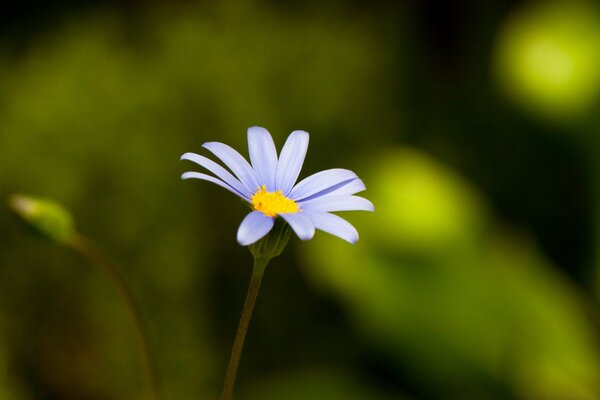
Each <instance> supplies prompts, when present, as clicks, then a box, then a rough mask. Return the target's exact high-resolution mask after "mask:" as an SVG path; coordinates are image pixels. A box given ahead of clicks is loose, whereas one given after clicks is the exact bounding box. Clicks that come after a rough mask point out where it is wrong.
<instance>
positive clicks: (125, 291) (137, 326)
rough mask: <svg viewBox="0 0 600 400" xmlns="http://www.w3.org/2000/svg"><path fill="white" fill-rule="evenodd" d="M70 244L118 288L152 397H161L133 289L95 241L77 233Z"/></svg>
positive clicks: (156, 374) (155, 369) (155, 399)
mask: <svg viewBox="0 0 600 400" xmlns="http://www.w3.org/2000/svg"><path fill="white" fill-rule="evenodd" d="M69 244H70V245H71V247H72V248H73V249H75V250H77V251H78V252H79V253H81V254H82V255H83V256H85V257H86V258H88V259H89V260H90V261H91V262H92V263H93V264H94V265H95V266H96V267H98V268H99V269H100V270H102V272H103V273H105V274H106V276H107V277H108V279H109V280H110V282H111V283H112V284H113V285H114V287H115V289H116V290H117V293H118V294H119V297H120V298H121V300H122V301H123V303H124V304H125V308H126V309H127V311H128V313H129V316H130V318H131V322H132V324H133V327H134V331H135V334H136V336H137V339H138V342H139V344H140V347H141V349H140V350H141V355H142V362H143V366H144V371H145V374H146V378H147V379H148V381H149V383H150V386H151V392H152V397H151V398H152V399H153V400H158V399H160V398H161V396H160V393H161V388H160V382H159V379H158V373H157V368H156V361H155V359H154V357H153V354H152V352H151V350H150V341H149V339H148V335H147V333H146V332H147V330H146V328H145V325H144V320H143V318H142V313H141V311H140V309H139V307H138V305H137V304H136V302H135V300H134V299H133V295H132V294H131V291H130V290H129V288H128V287H127V285H126V284H125V281H124V280H123V278H122V277H121V275H120V274H119V272H118V271H117V269H116V268H115V266H114V265H113V263H112V262H111V261H110V259H109V258H108V257H106V256H105V255H104V254H103V253H102V251H100V250H99V249H98V247H96V245H94V243H92V242H91V241H90V240H89V239H87V238H86V237H84V236H82V235H80V234H76V235H75V236H74V237H73V238H72V239H71V240H70V241H69Z"/></svg>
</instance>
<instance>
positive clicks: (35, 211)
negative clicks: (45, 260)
mask: <svg viewBox="0 0 600 400" xmlns="http://www.w3.org/2000/svg"><path fill="white" fill-rule="evenodd" d="M8 203H9V206H10V207H11V209H12V210H13V211H14V212H15V213H16V214H17V215H19V216H20V217H21V218H23V220H25V222H27V223H28V225H29V226H31V227H32V228H33V229H34V230H35V231H37V232H38V233H39V234H41V235H42V236H44V237H46V238H48V239H50V240H52V241H54V242H56V243H60V244H66V243H69V242H70V241H71V240H72V239H73V238H74V236H75V227H74V224H73V217H72V216H71V213H69V211H67V210H66V209H65V208H64V207H63V206H61V205H60V204H58V203H56V202H53V201H50V200H46V199H40V198H35V197H31V196H25V195H21V194H15V195H12V196H11V197H10V198H9V200H8Z"/></svg>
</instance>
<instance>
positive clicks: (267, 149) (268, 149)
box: [248, 126, 277, 192]
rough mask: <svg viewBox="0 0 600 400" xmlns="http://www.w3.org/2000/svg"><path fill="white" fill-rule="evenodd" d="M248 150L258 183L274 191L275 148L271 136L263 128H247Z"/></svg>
mask: <svg viewBox="0 0 600 400" xmlns="http://www.w3.org/2000/svg"><path fill="white" fill-rule="evenodd" d="M248 152H249V153H250V161H251V162H252V168H254V172H255V173H256V177H257V178H258V180H259V181H260V182H259V183H260V184H262V185H266V186H267V191H269V192H274V191H275V173H276V172H277V150H276V149H275V143H273V138H272V137H271V135H270V134H269V132H268V131H267V130H266V129H265V128H261V127H260V126H253V127H251V128H248Z"/></svg>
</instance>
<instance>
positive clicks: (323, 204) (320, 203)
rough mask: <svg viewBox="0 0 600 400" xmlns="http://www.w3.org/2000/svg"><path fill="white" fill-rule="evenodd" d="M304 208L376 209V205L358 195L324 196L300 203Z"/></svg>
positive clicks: (325, 209)
mask: <svg viewBox="0 0 600 400" xmlns="http://www.w3.org/2000/svg"><path fill="white" fill-rule="evenodd" d="M299 205H300V207H301V208H302V209H303V210H313V211H325V212H331V211H353V210H357V211H358V210H362V211H374V210H375V207H374V206H373V203H371V202H370V201H369V200H367V199H365V198H362V197H358V196H345V195H342V196H322V197H317V198H314V199H312V200H308V201H305V202H300V203H299Z"/></svg>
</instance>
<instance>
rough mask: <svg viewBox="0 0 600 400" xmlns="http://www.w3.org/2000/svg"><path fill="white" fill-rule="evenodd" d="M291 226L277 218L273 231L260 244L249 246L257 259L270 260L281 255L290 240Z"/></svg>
mask: <svg viewBox="0 0 600 400" xmlns="http://www.w3.org/2000/svg"><path fill="white" fill-rule="evenodd" d="M290 233H291V232H290V226H289V225H288V224H287V223H286V222H285V221H284V219H283V218H280V217H278V218H275V225H273V229H271V232H269V233H268V234H267V235H266V236H265V237H263V238H262V239H260V240H259V241H258V242H256V243H253V244H251V245H250V246H248V248H249V249H250V252H251V253H252V255H253V256H254V258H255V259H263V260H266V261H268V260H270V259H272V258H273V257H277V256H278V255H280V254H281V252H282V251H283V249H285V246H286V245H287V243H288V241H289V240H290Z"/></svg>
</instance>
